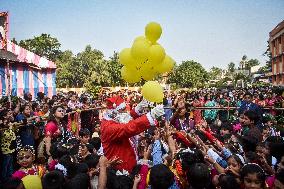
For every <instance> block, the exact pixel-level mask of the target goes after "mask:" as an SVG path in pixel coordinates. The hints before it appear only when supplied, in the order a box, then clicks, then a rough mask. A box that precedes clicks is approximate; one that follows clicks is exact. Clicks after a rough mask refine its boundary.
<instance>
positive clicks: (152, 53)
mask: <svg viewBox="0 0 284 189" xmlns="http://www.w3.org/2000/svg"><path fill="white" fill-rule="evenodd" d="M161 34H162V28H161V26H160V24H158V23H156V22H150V23H149V24H147V26H146V27H145V36H146V37H145V36H140V37H137V38H136V39H135V40H134V42H133V45H132V47H131V48H125V49H123V50H122V51H121V52H120V53H119V60H120V63H121V64H122V65H123V67H122V69H121V76H122V79H124V80H125V81H126V82H128V83H136V82H139V81H140V80H141V79H144V80H146V81H149V80H152V79H153V78H154V77H155V76H156V75H158V74H162V73H165V72H169V71H171V70H172V68H173V67H174V60H173V59H172V58H171V57H170V56H168V55H166V52H165V49H164V48H163V47H162V46H161V45H160V44H159V43H157V40H158V39H159V38H160V37H161Z"/></svg>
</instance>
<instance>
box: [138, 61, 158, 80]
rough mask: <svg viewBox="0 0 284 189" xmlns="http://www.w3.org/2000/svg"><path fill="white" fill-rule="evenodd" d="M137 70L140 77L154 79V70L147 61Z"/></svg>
mask: <svg viewBox="0 0 284 189" xmlns="http://www.w3.org/2000/svg"><path fill="white" fill-rule="evenodd" d="M139 72H140V74H141V77H142V78H143V79H145V80H146V81H150V80H152V79H154V77H155V76H156V71H155V70H154V69H153V67H152V66H151V65H150V64H148V63H146V64H144V65H142V67H141V68H140V70H139Z"/></svg>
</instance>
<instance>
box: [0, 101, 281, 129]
mask: <svg viewBox="0 0 284 189" xmlns="http://www.w3.org/2000/svg"><path fill="white" fill-rule="evenodd" d="M103 109H106V107H103V106H100V107H94V108H89V109H78V110H74V111H71V112H68V113H67V114H66V115H70V114H74V113H80V112H85V111H91V110H103ZM165 109H175V108H173V107H165ZM237 109H239V107H236V106H232V107H231V106H228V107H216V106H214V107H207V106H199V107H191V110H227V111H229V110H237ZM262 109H264V110H284V108H276V107H274V106H266V107H262ZM38 118H39V119H41V120H42V121H46V120H47V117H44V116H33V117H30V118H27V123H28V124H31V123H32V121H34V120H36V119H38ZM24 125H26V124H24V123H22V122H15V123H10V124H9V127H13V128H14V129H17V128H19V127H21V126H24ZM5 129H8V128H0V131H3V130H5Z"/></svg>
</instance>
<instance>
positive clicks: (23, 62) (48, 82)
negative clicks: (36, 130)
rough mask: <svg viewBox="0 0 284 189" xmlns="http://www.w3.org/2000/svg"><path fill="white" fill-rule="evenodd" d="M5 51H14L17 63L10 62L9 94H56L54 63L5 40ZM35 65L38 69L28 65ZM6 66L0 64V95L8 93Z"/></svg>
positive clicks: (50, 95) (34, 95)
mask: <svg viewBox="0 0 284 189" xmlns="http://www.w3.org/2000/svg"><path fill="white" fill-rule="evenodd" d="M7 51H10V52H12V53H14V54H15V55H16V56H17V58H18V60H19V63H17V64H15V63H11V64H10V70H9V73H10V83H11V85H10V87H11V89H10V90H11V95H13V96H21V97H22V96H24V93H28V92H29V93H31V94H32V95H33V97H34V98H35V97H36V96H37V93H38V92H44V93H45V94H46V95H47V96H48V97H52V95H55V94H56V84H55V79H56V74H55V70H56V65H55V63H54V62H52V61H49V60H48V59H46V58H44V57H40V56H38V55H36V54H34V53H32V52H30V51H28V50H26V49H24V48H22V47H20V46H18V45H16V44H14V43H13V42H11V41H9V40H8V42H7ZM29 64H30V65H35V66H37V67H38V68H39V69H35V68H32V67H30V66H29ZM7 73H8V70H7V66H6V64H2V63H1V64H0V97H2V96H6V95H7V94H8V93H7V91H8V81H7Z"/></svg>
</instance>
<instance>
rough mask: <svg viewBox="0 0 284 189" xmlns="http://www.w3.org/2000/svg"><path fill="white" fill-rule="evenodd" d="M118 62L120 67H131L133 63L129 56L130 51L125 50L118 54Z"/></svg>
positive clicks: (128, 49)
mask: <svg viewBox="0 0 284 189" xmlns="http://www.w3.org/2000/svg"><path fill="white" fill-rule="evenodd" d="M119 62H120V63H121V64H122V65H125V66H126V65H132V64H134V63H135V61H134V59H133V58H132V56H131V49H130V48H125V49H123V50H122V51H121V52H120V53H119Z"/></svg>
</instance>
